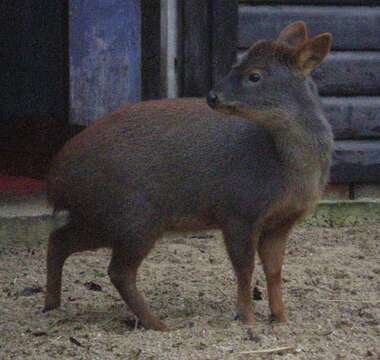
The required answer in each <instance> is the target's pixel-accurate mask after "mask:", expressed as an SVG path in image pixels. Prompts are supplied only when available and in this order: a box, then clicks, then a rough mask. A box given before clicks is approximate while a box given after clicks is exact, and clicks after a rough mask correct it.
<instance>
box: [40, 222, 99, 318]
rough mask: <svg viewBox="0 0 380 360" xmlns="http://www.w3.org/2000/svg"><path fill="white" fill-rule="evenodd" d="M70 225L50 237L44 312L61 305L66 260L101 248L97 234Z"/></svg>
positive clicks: (55, 231)
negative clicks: (80, 253) (75, 254)
mask: <svg viewBox="0 0 380 360" xmlns="http://www.w3.org/2000/svg"><path fill="white" fill-rule="evenodd" d="M82 226H83V227H79V225H77V224H76V223H75V224H74V223H72V222H70V223H68V224H66V225H64V226H62V227H60V228H59V229H56V230H54V231H53V232H52V233H51V234H50V237H49V243H48V250H47V262H46V264H47V282H46V297H45V306H44V309H43V311H44V312H45V311H49V310H53V309H56V308H58V307H59V306H60V304H61V288H62V269H63V265H64V263H65V261H66V259H67V258H68V257H69V256H70V255H71V254H73V253H75V252H80V251H85V250H93V249H97V248H99V247H100V246H101V244H100V243H99V239H97V236H98V235H97V234H96V233H95V232H93V231H91V232H87V229H86V228H85V227H84V225H82Z"/></svg>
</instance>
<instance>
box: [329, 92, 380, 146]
mask: <svg viewBox="0 0 380 360" xmlns="http://www.w3.org/2000/svg"><path fill="white" fill-rule="evenodd" d="M322 103H323V107H324V110H325V114H326V116H327V118H328V119H329V121H330V123H331V125H332V127H333V131H334V136H335V139H340V140H343V139H369V138H380V111H379V110H380V109H379V108H380V97H339V98H337V97H328V98H322Z"/></svg>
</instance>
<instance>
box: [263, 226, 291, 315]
mask: <svg viewBox="0 0 380 360" xmlns="http://www.w3.org/2000/svg"><path fill="white" fill-rule="evenodd" d="M294 222H295V221H290V222H288V223H286V224H283V225H281V226H279V227H277V228H275V229H273V230H272V229H271V230H269V231H265V230H264V231H263V233H262V235H261V237H260V240H259V245H258V251H259V256H260V258H261V261H262V263H263V268H264V273H265V277H266V281H267V289H268V298H269V306H270V310H271V314H272V319H274V320H277V321H279V322H286V321H287V316H286V314H285V309H284V303H283V300H282V288H281V282H282V265H283V262H284V256H285V247H286V242H287V239H288V237H289V233H290V231H291V229H292V227H293V225H294Z"/></svg>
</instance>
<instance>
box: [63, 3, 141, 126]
mask: <svg viewBox="0 0 380 360" xmlns="http://www.w3.org/2000/svg"><path fill="white" fill-rule="evenodd" d="M69 59H70V114H69V116H70V121H71V122H75V123H79V124H88V123H90V122H91V121H93V120H95V119H96V118H98V117H99V116H102V115H104V114H106V113H109V112H110V111H112V110H114V109H116V108H118V107H119V106H120V105H122V104H124V103H126V102H133V101H138V100H140V93H141V70H140V69H141V16H140V0H106V1H105V0H81V1H77V0H71V1H70V2H69Z"/></svg>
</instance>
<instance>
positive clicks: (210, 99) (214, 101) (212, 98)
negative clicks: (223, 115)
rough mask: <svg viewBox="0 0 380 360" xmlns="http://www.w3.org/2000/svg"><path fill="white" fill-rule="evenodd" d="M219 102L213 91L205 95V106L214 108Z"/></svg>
mask: <svg viewBox="0 0 380 360" xmlns="http://www.w3.org/2000/svg"><path fill="white" fill-rule="evenodd" d="M218 102H219V98H218V95H217V94H216V93H215V92H214V91H212V90H211V91H210V92H209V93H208V95H207V104H208V105H209V106H210V107H211V108H214V107H215V106H216V105H217V104H218Z"/></svg>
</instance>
